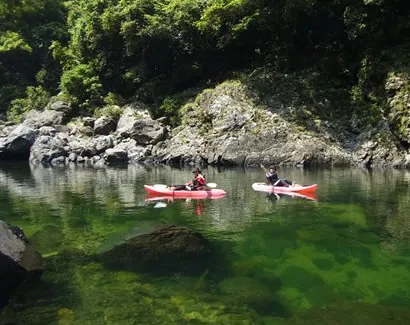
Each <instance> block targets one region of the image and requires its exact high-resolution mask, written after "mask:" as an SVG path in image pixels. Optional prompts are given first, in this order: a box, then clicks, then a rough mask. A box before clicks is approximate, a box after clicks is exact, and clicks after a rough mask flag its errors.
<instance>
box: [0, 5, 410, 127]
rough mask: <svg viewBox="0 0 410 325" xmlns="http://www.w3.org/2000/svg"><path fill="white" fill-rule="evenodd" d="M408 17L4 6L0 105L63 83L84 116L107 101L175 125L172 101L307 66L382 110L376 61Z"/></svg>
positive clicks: (276, 9) (381, 63) (391, 11)
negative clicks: (139, 106)
mask: <svg viewBox="0 0 410 325" xmlns="http://www.w3.org/2000/svg"><path fill="white" fill-rule="evenodd" d="M61 1H63V0H61ZM408 18H409V6H408V5H407V4H406V2H405V1H403V0H389V1H387V0H363V1H356V2H355V1H350V0H330V1H327V2H326V3H325V2H323V1H319V0H279V1H268V0H200V1H198V0H155V1H152V0H68V1H64V6H63V4H62V3H61V2H60V1H54V0H33V1H27V2H18V1H14V0H6V1H3V2H2V3H1V4H0V23H1V24H0V26H1V27H0V104H1V105H2V106H5V105H7V104H8V103H9V102H10V101H11V100H12V99H15V98H18V97H21V96H22V94H24V91H25V90H24V89H25V87H26V86H41V87H43V89H44V90H45V91H46V92H49V93H50V94H51V95H53V94H54V93H56V92H57V88H58V86H60V89H59V90H61V91H62V92H63V93H64V94H65V95H68V96H71V97H72V98H73V102H74V104H76V105H77V106H78V107H82V108H84V109H88V110H91V111H93V110H94V109H95V108H96V107H100V106H104V97H106V96H107V95H108V94H110V93H113V94H116V95H118V96H119V97H121V98H124V99H131V98H139V99H140V100H143V101H145V102H147V103H151V104H154V105H155V106H156V107H159V108H160V110H157V111H156V113H158V114H160V113H161V112H162V114H166V115H167V116H169V117H171V118H172V117H174V119H172V120H173V121H174V123H177V121H178V115H177V114H178V105H179V102H180V100H175V98H177V97H175V93H179V92H181V91H183V90H185V89H188V88H190V87H194V86H197V85H198V84H199V83H201V82H202V83H205V82H207V81H208V80H210V81H218V80H221V79H223V78H225V77H226V76H227V75H229V74H230V73H232V72H235V71H237V70H241V69H254V68H256V67H261V66H265V67H269V69H277V70H281V71H282V72H286V71H295V70H296V71H297V70H298V69H306V68H312V67H313V68H315V69H316V70H317V71H320V72H321V75H322V79H323V80H327V79H333V80H334V79H337V80H336V81H335V83H334V84H337V85H339V86H340V87H344V88H346V89H348V88H350V87H352V100H353V102H354V103H356V104H357V105H356V107H357V109H356V110H365V109H366V107H367V108H368V106H369V105H370V106H374V105H376V106H377V105H380V98H383V96H384V93H383V87H382V84H383V79H384V77H385V76H386V74H387V73H388V71H389V64H387V63H386V62H387V61H389V60H387V61H386V60H385V59H384V58H385V57H386V53H389V49H390V53H391V49H393V48H396V47H397V46H400V45H402V44H404V43H406V42H408V36H407V35H410V34H409V33H408V32H409V28H410V23H409V22H410V20H409V19H408ZM50 45H51V46H50ZM50 53H52V56H51V55H50ZM390 61H392V60H390ZM390 61H389V62H390ZM60 68H61V69H60ZM5 80H7V82H5ZM325 85H326V81H324V82H323V83H322V84H320V85H316V86H317V88H322V87H323V86H325ZM119 97H118V98H119ZM114 104H115V103H113V105H114ZM356 113H357V112H356ZM173 114H176V115H175V116H171V115H173Z"/></svg>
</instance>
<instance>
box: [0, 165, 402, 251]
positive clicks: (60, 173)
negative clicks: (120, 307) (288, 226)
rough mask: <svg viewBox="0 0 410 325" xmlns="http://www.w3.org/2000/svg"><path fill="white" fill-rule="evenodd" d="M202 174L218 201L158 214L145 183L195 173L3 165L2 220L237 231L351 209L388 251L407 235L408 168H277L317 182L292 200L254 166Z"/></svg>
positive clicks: (140, 168)
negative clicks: (263, 187)
mask: <svg viewBox="0 0 410 325" xmlns="http://www.w3.org/2000/svg"><path fill="white" fill-rule="evenodd" d="M203 173H204V174H205V175H206V177H207V179H208V180H209V181H210V182H216V183H217V184H218V188H223V189H225V190H226V191H227V193H228V194H227V195H226V198H224V199H222V200H206V201H205V202H204V207H203V213H202V214H201V216H200V217H199V216H197V215H195V213H194V211H193V209H188V208H184V206H183V204H182V203H181V202H175V203H172V205H170V206H169V207H167V209H164V210H162V211H155V212H154V211H153V209H148V208H147V207H148V205H147V203H145V202H144V197H145V192H144V190H143V185H144V184H149V183H163V184H170V183H173V184H178V183H184V182H186V181H188V180H190V178H192V174H191V170H190V169H179V168H171V167H168V166H156V167H148V166H129V167H127V168H103V169H93V168H81V167H75V168H43V167H31V168H30V169H28V168H23V167H21V168H20V167H16V168H5V169H1V170H0V188H2V189H3V190H5V192H4V193H7V194H4V195H8V196H10V198H9V199H8V200H10V201H11V202H13V207H14V209H13V211H14V212H10V214H9V216H8V217H7V216H5V217H6V218H9V219H10V218H11V217H10V216H11V215H14V217H13V218H15V219H16V220H17V221H18V220H21V219H24V218H26V219H27V218H28V219H30V220H31V221H32V222H31V224H41V223H43V224H47V223H51V224H54V225H56V226H61V227H63V228H65V229H78V228H81V227H82V229H85V230H86V231H91V232H92V231H93V230H95V231H100V230H102V229H103V230H105V231H108V229H110V227H112V228H114V227H116V226H118V227H120V226H121V225H122V224H124V223H125V224H126V223H127V222H129V223H132V221H134V222H135V220H136V219H143V220H147V219H150V218H151V219H152V218H154V219H155V218H156V219H163V220H165V221H168V222H175V223H186V224H189V225H193V226H194V227H197V228H198V230H203V231H205V232H207V233H209V234H210V235H212V234H214V233H215V232H216V233H218V232H219V233H220V232H229V233H231V234H234V233H238V232H241V231H243V230H244V229H246V228H248V227H249V226H250V225H252V224H253V223H255V222H261V221H277V220H278V217H283V218H282V219H281V220H282V222H292V220H293V219H292V218H295V217H297V218H302V217H303V216H304V215H318V214H320V213H322V214H326V213H327V214H329V218H331V217H332V216H333V217H334V216H335V215H337V216H340V215H342V214H343V213H340V211H341V210H343V211H344V214H345V215H350V216H351V220H350V221H351V222H352V223H353V224H354V223H355V220H354V219H353V218H355V216H356V215H359V214H364V218H365V222H366V224H367V226H368V227H369V229H370V230H371V231H376V232H378V233H382V234H383V235H384V237H383V242H384V243H385V247H388V248H389V249H392V248H394V247H398V246H400V243H409V241H410V217H409V212H408V211H409V207H410V202H409V200H410V199H409V197H410V195H409V194H410V193H409V192H410V186H409V184H410V173H408V172H405V171H399V170H390V171H375V172H368V171H365V170H359V169H331V170H304V169H286V168H283V169H279V174H280V176H281V177H285V178H287V179H290V180H292V181H296V182H298V183H302V184H312V183H318V184H319V189H318V196H319V201H318V202H308V201H306V200H303V199H293V198H283V199H281V200H279V201H275V200H272V199H269V198H267V197H266V195H264V194H263V193H258V192H255V191H253V189H252V188H251V185H252V183H254V182H259V181H263V179H264V174H263V171H262V170H261V169H258V168H255V169H243V168H204V170H203ZM362 209H363V212H361V210H362ZM3 213H4V212H3ZM56 216H57V217H56ZM299 221H300V220H299ZM309 222H312V220H310V221H309ZM347 222H349V221H347ZM356 225H357V222H356ZM124 228H125V227H124ZM66 231H68V230H66Z"/></svg>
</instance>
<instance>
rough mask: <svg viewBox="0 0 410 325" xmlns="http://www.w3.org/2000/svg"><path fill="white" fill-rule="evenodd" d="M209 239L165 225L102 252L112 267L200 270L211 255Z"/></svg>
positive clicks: (180, 270)
mask: <svg viewBox="0 0 410 325" xmlns="http://www.w3.org/2000/svg"><path fill="white" fill-rule="evenodd" d="M211 252H212V250H211V245H210V242H209V241H208V240H207V239H205V238H204V237H203V236H202V235H201V234H199V233H196V232H193V231H191V230H189V229H187V228H184V227H179V226H174V225H171V226H167V227H165V228H162V229H159V230H156V231H153V232H151V233H149V234H144V235H141V236H136V237H134V238H132V239H129V240H127V241H125V242H124V243H122V244H120V245H118V246H117V247H114V248H113V249H111V250H110V251H107V252H105V253H103V254H102V258H103V262H104V263H105V264H106V265H107V266H108V267H112V268H117V269H130V270H134V271H137V270H144V271H149V272H152V273H174V272H183V273H198V272H199V273H200V272H201V271H203V270H204V268H205V267H206V265H207V261H208V258H209V257H210V255H211Z"/></svg>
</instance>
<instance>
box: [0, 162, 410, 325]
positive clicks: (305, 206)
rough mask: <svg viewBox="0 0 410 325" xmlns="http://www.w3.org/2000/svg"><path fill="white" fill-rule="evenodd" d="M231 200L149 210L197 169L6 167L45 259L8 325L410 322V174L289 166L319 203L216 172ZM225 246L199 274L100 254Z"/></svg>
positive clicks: (3, 189)
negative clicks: (146, 237) (171, 244)
mask: <svg viewBox="0 0 410 325" xmlns="http://www.w3.org/2000/svg"><path fill="white" fill-rule="evenodd" d="M203 173H204V174H205V175H206V177H207V179H208V181H209V182H216V183H217V184H218V188H222V189H224V190H226V192H227V195H226V196H225V197H224V198H222V199H217V200H185V199H184V200H174V201H172V202H165V203H166V206H164V205H165V204H163V205H162V207H158V205H156V203H157V202H150V201H146V200H145V197H146V194H145V191H144V188H143V185H144V184H153V183H162V184H170V183H174V184H180V183H184V182H186V181H188V180H190V179H191V178H192V173H191V170H190V169H176V168H170V167H166V166H159V167H144V166H130V167H128V168H106V169H84V168H42V167H32V168H29V167H24V166H17V167H2V168H1V169H0V206H1V209H0V220H3V221H6V222H8V223H11V224H13V225H17V226H20V227H22V228H23V230H24V232H25V234H26V236H27V237H28V238H29V240H30V241H31V242H32V244H33V245H34V247H35V248H36V249H37V250H38V251H39V252H40V253H41V254H42V255H43V257H44V258H45V260H46V264H47V271H46V272H45V273H44V274H43V276H42V279H41V281H40V282H39V283H37V284H36V285H34V286H30V287H28V288H26V287H24V286H23V287H22V288H20V292H19V294H18V295H17V296H16V297H14V298H13V299H12V300H11V302H10V304H9V306H7V307H6V308H4V309H3V310H2V311H1V312H0V324H1V325H5V324H8V325H11V324H26V325H29V324H38V325H47V324H59V325H62V324H65V325H68V324H93V325H94V324H95V325H98V324H118V325H122V324H127V325H128V324H147V325H148V324H260V325H263V324H265V325H278V324H311V325H320V324H337V325H341V324H343V325H344V324H350V325H355V324H358V325H359V324H360V325H363V324H369V325H370V324H410V312H409V309H408V307H409V306H410V173H409V172H405V171H397V170H391V171H374V172H372V173H371V172H368V171H363V170H359V169H330V170H326V169H320V170H306V169H305V170H304V169H298V168H290V169H286V168H281V169H280V170H279V176H282V177H286V178H287V179H289V180H294V181H295V182H297V183H301V184H312V183H318V184H319V188H318V190H317V191H316V197H310V198H304V197H292V196H287V195H285V196H278V197H277V196H274V195H273V196H267V195H266V194H265V193H262V192H256V191H254V190H253V189H252V187H251V185H252V183H254V182H259V181H264V173H263V171H262V170H261V169H258V168H254V169H252V168H249V169H242V168H234V169H224V168H223V169H216V168H205V169H204V170H203ZM165 223H171V224H176V225H182V226H186V227H188V228H190V229H192V230H195V231H198V232H200V233H201V234H202V235H204V236H205V237H206V238H208V239H209V240H210V241H211V243H212V244H213V245H215V246H216V247H219V252H218V257H217V258H216V259H215V260H214V262H213V263H214V265H212V266H211V267H210V268H209V269H207V270H206V271H205V272H204V273H203V274H201V275H198V276H184V275H181V274H178V273H176V274H172V275H170V276H156V275H152V274H138V273H135V272H131V271H127V270H116V271H113V270H109V269H107V268H105V267H104V265H103V264H100V263H97V262H95V261H90V260H89V259H87V256H90V255H95V254H99V252H102V251H105V250H107V249H109V248H110V247H114V246H115V245H117V244H118V243H121V242H122V241H124V240H126V239H128V238H131V237H133V236H135V235H138V234H141V233H143V232H147V231H149V229H152V228H153V227H156V226H158V225H159V224H165Z"/></svg>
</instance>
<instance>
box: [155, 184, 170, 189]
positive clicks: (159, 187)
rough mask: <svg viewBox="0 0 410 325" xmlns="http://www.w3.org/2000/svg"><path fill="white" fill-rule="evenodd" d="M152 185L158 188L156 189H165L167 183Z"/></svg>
mask: <svg viewBox="0 0 410 325" xmlns="http://www.w3.org/2000/svg"><path fill="white" fill-rule="evenodd" d="M154 187H155V188H158V189H166V188H167V187H168V185H165V184H154Z"/></svg>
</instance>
